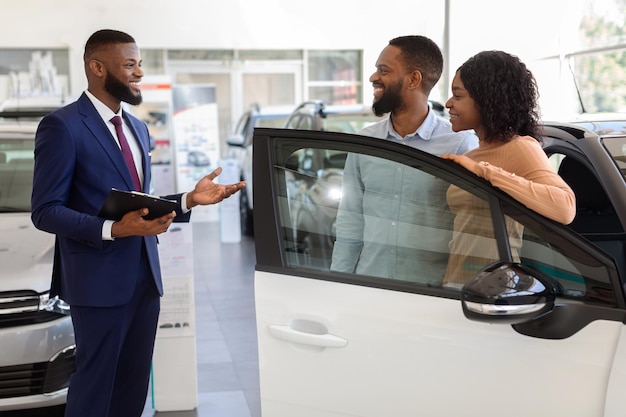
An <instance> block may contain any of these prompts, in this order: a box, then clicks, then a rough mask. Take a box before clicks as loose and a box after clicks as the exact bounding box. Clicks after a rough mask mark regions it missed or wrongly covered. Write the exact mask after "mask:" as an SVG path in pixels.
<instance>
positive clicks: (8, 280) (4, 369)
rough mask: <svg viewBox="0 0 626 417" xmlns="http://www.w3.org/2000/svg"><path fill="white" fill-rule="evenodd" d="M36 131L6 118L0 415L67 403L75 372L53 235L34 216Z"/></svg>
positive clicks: (1, 162) (1, 154)
mask: <svg viewBox="0 0 626 417" xmlns="http://www.w3.org/2000/svg"><path fill="white" fill-rule="evenodd" d="M0 116H1V114H0ZM32 116H33V117H34V115H32ZM36 127H37V122H36V121H15V120H9V119H0V265H1V267H0V414H3V412H4V411H6V410H17V409H27V408H39V407H48V406H53V405H57V404H63V403H65V402H66V397H67V387H68V384H69V378H70V375H71V374H72V372H74V353H75V342H74V329H73V327H72V321H71V319H70V316H69V307H68V306H67V304H66V303H65V302H63V301H62V300H60V299H58V298H51V297H50V295H49V291H50V281H51V276H52V260H53V256H54V255H53V254H54V236H53V235H51V234H48V233H45V232H42V231H40V230H38V229H36V228H35V227H34V226H33V224H32V222H31V219H30V196H31V189H32V176H33V149H34V142H35V131H36Z"/></svg>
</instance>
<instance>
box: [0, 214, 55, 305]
mask: <svg viewBox="0 0 626 417" xmlns="http://www.w3.org/2000/svg"><path fill="white" fill-rule="evenodd" d="M53 254H54V235H52V234H50V233H46V232H42V231H40V230H38V229H37V228H35V226H34V225H33V223H32V221H31V219H30V213H2V214H0V265H2V268H0V292H4V291H15V290H34V291H37V292H39V293H41V292H45V291H48V290H49V289H50V279H51V277H52V260H53Z"/></svg>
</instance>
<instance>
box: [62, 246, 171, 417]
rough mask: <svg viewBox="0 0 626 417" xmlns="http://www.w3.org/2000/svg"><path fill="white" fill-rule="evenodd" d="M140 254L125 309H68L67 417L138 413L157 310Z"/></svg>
mask: <svg viewBox="0 0 626 417" xmlns="http://www.w3.org/2000/svg"><path fill="white" fill-rule="evenodd" d="M143 252H144V253H142V256H141V261H140V262H142V268H141V269H140V271H142V272H141V276H140V277H139V279H138V282H137V286H136V289H135V293H134V295H133V297H132V299H131V300H130V302H129V303H128V304H125V305H122V306H115V307H82V306H76V307H74V306H72V307H71V314H72V321H73V324H74V332H75V337H76V372H75V373H74V374H73V375H72V377H71V379H70V385H69V390H68V399H67V406H66V411H65V416H66V417H85V416H89V417H139V416H141V414H142V412H143V409H144V405H145V402H146V396H147V392H148V384H149V380H150V367H151V363H152V353H153V349H154V340H155V336H156V329H157V322H158V317H159V310H160V296H159V293H158V291H157V289H156V285H155V283H154V279H153V277H152V273H151V271H150V267H149V265H148V261H147V257H146V255H145V250H144V251H143ZM86 279H88V278H87V277H86Z"/></svg>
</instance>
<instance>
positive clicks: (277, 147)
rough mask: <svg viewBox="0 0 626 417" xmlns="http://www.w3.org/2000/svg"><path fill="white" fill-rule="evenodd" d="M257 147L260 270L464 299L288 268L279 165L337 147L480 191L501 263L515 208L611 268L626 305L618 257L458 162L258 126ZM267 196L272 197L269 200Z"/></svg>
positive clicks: (330, 135) (359, 139)
mask: <svg viewBox="0 0 626 417" xmlns="http://www.w3.org/2000/svg"><path fill="white" fill-rule="evenodd" d="M254 143H255V147H254V148H255V150H254V163H253V169H254V178H255V187H254V193H255V194H258V197H255V201H256V202H257V203H256V204H255V217H256V216H258V217H259V218H260V219H262V220H264V221H255V236H263V237H264V238H263V242H264V244H263V245H257V249H256V250H257V256H256V259H257V266H256V270H257V271H266V272H273V273H279V274H286V275H296V276H298V277H301V278H312V279H318V280H323V281H333V282H339V283H347V284H354V285H360V286H366V287H374V288H380V289H387V290H392V291H403V292H407V293H415V294H425V295H432V296H438V297H445V298H459V292H458V291H452V290H449V289H445V288H437V287H426V286H420V285H415V284H414V283H410V282H405V281H398V280H384V279H380V278H375V277H367V276H361V275H356V274H345V273H339V272H331V271H315V270H309V269H304V268H296V267H293V266H289V265H288V263H287V260H286V257H285V251H286V247H285V244H284V239H283V234H282V231H281V230H280V229H281V227H280V225H281V223H280V210H278V204H279V201H278V195H279V193H278V191H279V190H278V187H280V186H281V184H277V182H276V181H275V178H274V170H275V169H276V167H280V166H282V167H284V166H285V165H286V158H287V156H289V155H290V154H291V153H292V152H293V151H295V150H297V149H302V148H318V149H333V150H341V151H346V152H360V153H363V154H367V155H372V156H377V157H382V158H386V159H389V160H392V161H395V162H398V163H402V164H405V165H406V166H409V167H413V168H416V169H423V168H424V167H426V169H425V171H426V172H428V173H430V174H433V175H436V176H439V177H441V178H442V179H444V180H447V181H449V182H451V183H455V184H459V185H462V186H463V187H465V188H470V189H474V190H476V192H478V193H480V194H483V195H485V196H487V201H488V202H489V205H490V210H491V212H492V218H493V219H494V224H493V226H494V234H495V238H496V240H497V242H498V250H499V256H500V259H502V260H508V261H510V260H511V250H510V248H509V245H508V236H507V233H506V225H505V215H507V211H509V210H507V207H511V208H512V209H513V210H514V211H515V212H518V213H521V214H522V215H523V216H524V217H525V218H528V219H531V221H533V222H535V223H536V224H539V225H541V227H542V228H543V229H544V230H546V231H547V232H549V233H551V234H553V235H555V236H558V238H559V239H560V240H561V241H563V242H567V244H570V245H573V247H575V248H576V249H577V250H582V251H584V252H585V253H586V254H587V255H589V256H592V257H593V258H594V259H595V260H597V261H598V262H600V263H602V265H604V266H605V267H606V268H607V271H608V274H609V280H610V285H611V288H612V290H613V292H614V293H615V299H616V307H615V308H620V309H624V308H625V307H626V302H625V300H624V291H623V287H622V285H621V282H620V276H619V274H618V272H617V267H616V265H615V262H614V261H613V258H611V257H610V256H609V255H607V254H606V253H605V252H604V251H602V250H601V249H600V248H598V247H596V246H595V245H593V244H592V243H591V242H589V241H588V240H587V239H585V238H584V237H582V236H581V235H579V234H578V233H576V232H574V231H572V230H571V229H569V228H568V227H567V226H564V225H561V224H559V223H556V222H554V221H552V220H550V219H547V218H545V217H543V216H541V215H540V214H538V213H536V212H535V211H533V210H531V209H528V208H527V207H525V206H524V205H523V204H521V203H519V202H518V201H517V200H515V199H514V198H512V197H511V196H509V195H508V194H506V193H504V192H503V191H501V190H499V189H497V188H495V187H493V186H491V184H490V183H489V182H488V181H486V180H484V179H482V178H480V177H478V176H476V175H474V174H472V173H470V172H469V171H466V170H465V169H464V168H463V167H461V166H460V165H458V164H455V163H454V162H451V161H447V160H444V159H441V158H439V157H437V156H434V155H431V154H428V153H426V152H423V151H420V150H417V149H414V148H410V147H407V146H406V145H401V144H397V143H393V142H390V141H385V140H380V139H375V138H370V137H365V136H360V135H353V134H344V133H336V132H318V131H298V130H289V129H269V128H258V129H255V137H254ZM270 167H271V168H270ZM282 193H283V194H281V195H286V190H282ZM268 196H270V197H271V198H268ZM270 217H272V218H273V221H272V222H268V221H266V220H267V219H269V218H270ZM565 253H567V252H565Z"/></svg>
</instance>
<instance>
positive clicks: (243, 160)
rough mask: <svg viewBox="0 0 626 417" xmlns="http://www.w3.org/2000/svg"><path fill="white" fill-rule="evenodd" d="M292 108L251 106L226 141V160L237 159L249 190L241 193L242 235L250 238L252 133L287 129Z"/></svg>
mask: <svg viewBox="0 0 626 417" xmlns="http://www.w3.org/2000/svg"><path fill="white" fill-rule="evenodd" d="M292 110H293V106H263V107H261V106H260V105H258V104H252V105H251V106H250V108H249V109H248V110H247V111H246V112H245V113H243V114H242V115H241V117H240V118H239V121H238V122H237V126H236V127H235V130H234V131H233V134H232V135H231V136H230V137H229V138H228V139H227V140H226V143H227V144H228V149H227V150H226V154H225V158H232V159H236V160H237V161H238V164H239V168H240V169H241V174H240V179H241V180H242V181H246V187H245V188H244V189H243V190H242V191H241V192H240V193H239V199H240V200H239V202H240V204H239V210H240V213H241V232H242V233H243V234H244V235H248V236H251V235H253V234H254V231H253V223H252V222H253V219H252V207H253V204H252V133H253V131H254V128H255V127H284V126H285V123H286V122H287V118H288V117H289V115H290V114H291V111H292Z"/></svg>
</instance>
